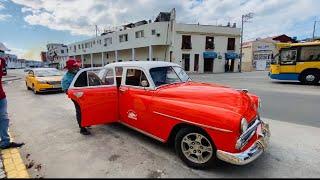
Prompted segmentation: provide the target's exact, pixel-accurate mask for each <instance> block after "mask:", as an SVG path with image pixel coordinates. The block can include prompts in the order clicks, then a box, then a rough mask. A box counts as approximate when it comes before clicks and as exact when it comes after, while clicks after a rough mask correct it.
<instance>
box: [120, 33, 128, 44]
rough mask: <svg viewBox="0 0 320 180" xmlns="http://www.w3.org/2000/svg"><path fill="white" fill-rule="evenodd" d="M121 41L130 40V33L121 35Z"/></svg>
mask: <svg viewBox="0 0 320 180" xmlns="http://www.w3.org/2000/svg"><path fill="white" fill-rule="evenodd" d="M119 41H120V42H126V41H128V34H122V35H120V36H119Z"/></svg>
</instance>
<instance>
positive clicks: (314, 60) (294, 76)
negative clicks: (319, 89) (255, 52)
mask: <svg viewBox="0 0 320 180" xmlns="http://www.w3.org/2000/svg"><path fill="white" fill-rule="evenodd" d="M277 48H278V49H279V54H278V55H276V56H275V59H274V60H273V61H272V63H271V68H270V72H269V77H270V78H271V79H278V80H294V81H300V82H301V83H302V84H317V83H318V82H319V80H320V41H316V42H307V43H291V44H289V43H278V44H277Z"/></svg>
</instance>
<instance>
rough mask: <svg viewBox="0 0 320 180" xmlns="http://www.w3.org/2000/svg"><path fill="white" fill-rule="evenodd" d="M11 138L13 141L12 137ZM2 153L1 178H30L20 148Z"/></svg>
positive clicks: (0, 163) (0, 159)
mask: <svg viewBox="0 0 320 180" xmlns="http://www.w3.org/2000/svg"><path fill="white" fill-rule="evenodd" d="M9 135H10V134H9ZM10 138H11V140H12V141H13V138H12V136H11V135H10ZM0 152H1V157H0V178H2V179H3V178H30V176H29V173H28V171H27V168H26V165H25V164H24V162H23V160H22V158H21V155H20V152H19V149H18V148H9V149H4V150H0Z"/></svg>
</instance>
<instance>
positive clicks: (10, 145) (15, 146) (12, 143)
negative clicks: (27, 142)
mask: <svg viewBox="0 0 320 180" xmlns="http://www.w3.org/2000/svg"><path fill="white" fill-rule="evenodd" d="M23 145H24V143H16V142H11V143H10V144H9V145H8V146H5V147H2V148H1V149H8V148H18V147H21V146H23Z"/></svg>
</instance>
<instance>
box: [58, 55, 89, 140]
mask: <svg viewBox="0 0 320 180" xmlns="http://www.w3.org/2000/svg"><path fill="white" fill-rule="evenodd" d="M65 68H66V69H67V70H68V71H67V72H66V73H65V74H64V76H63V78H62V81H61V87H62V90H63V91H64V92H66V93H67V91H68V89H69V87H70V84H71V82H72V81H73V78H74V77H75V75H76V74H77V72H78V71H79V69H80V64H79V63H78V62H77V60H75V59H72V58H69V59H68V60H67V62H66V67H65ZM74 105H75V108H76V116H77V121H78V124H79V128H80V133H81V134H83V135H90V134H91V133H90V131H88V130H87V128H85V127H81V110H80V106H79V105H78V104H76V103H75V102H74Z"/></svg>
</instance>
